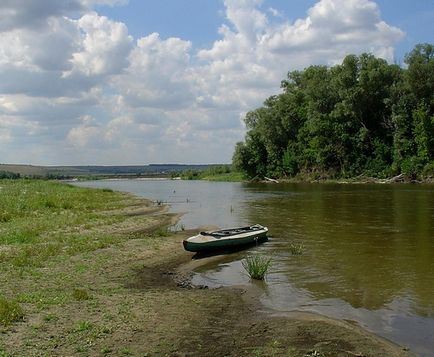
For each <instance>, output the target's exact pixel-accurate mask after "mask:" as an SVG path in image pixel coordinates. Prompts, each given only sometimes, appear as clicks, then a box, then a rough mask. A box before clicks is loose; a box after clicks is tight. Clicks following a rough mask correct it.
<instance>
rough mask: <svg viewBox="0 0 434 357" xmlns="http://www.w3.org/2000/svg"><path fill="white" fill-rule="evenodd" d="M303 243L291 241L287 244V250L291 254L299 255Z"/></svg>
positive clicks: (301, 252) (301, 251) (302, 248)
mask: <svg viewBox="0 0 434 357" xmlns="http://www.w3.org/2000/svg"><path fill="white" fill-rule="evenodd" d="M303 250H304V245H303V244H302V243H291V244H290V245H289V251H290V252H291V254H292V255H301V254H303Z"/></svg>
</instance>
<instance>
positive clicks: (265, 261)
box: [242, 254, 271, 280]
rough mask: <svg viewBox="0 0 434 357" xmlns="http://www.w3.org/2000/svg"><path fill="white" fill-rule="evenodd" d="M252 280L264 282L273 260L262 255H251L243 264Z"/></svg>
mask: <svg viewBox="0 0 434 357" xmlns="http://www.w3.org/2000/svg"><path fill="white" fill-rule="evenodd" d="M242 264H243V267H244V269H246V271H247V273H248V274H249V276H250V278H252V279H255V280H264V278H265V275H266V274H267V271H268V268H269V267H270V265H271V258H267V257H265V256H262V255H258V254H255V255H250V256H248V257H247V258H246V259H245V260H243V262H242Z"/></svg>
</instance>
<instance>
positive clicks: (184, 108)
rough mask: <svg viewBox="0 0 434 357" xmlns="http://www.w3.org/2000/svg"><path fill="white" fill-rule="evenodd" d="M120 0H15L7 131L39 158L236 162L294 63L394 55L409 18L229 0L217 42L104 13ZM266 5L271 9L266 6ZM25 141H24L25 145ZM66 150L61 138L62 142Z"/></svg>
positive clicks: (4, 47) (3, 94)
mask: <svg viewBox="0 0 434 357" xmlns="http://www.w3.org/2000/svg"><path fill="white" fill-rule="evenodd" d="M125 3H126V1H119V0H40V1H38V2H32V1H31V2H29V1H27V0H14V1H12V0H3V1H2V2H1V4H0V32H1V36H0V83H1V87H0V140H1V141H2V142H3V143H6V142H8V143H9V144H8V146H7V147H8V148H10V149H8V150H11V151H10V152H7V153H5V155H4V157H5V158H8V160H13V161H16V162H23V160H24V161H25V160H29V158H28V156H27V155H26V152H29V151H31V152H34V153H35V154H36V155H38V156H35V155H33V158H32V163H43V164H80V163H81V164H95V163H100V164H129V163H146V162H227V161H229V160H230V158H231V155H232V151H233V147H234V144H235V142H236V141H239V140H241V139H242V136H243V133H244V128H243V125H242V121H241V117H242V115H243V114H244V113H245V112H246V111H248V110H250V109H253V108H255V107H256V106H258V105H260V104H261V103H262V102H263V100H264V99H265V98H266V97H267V96H269V95H271V94H275V93H276V92H278V91H279V84H280V81H281V80H282V79H283V78H284V77H285V76H286V73H287V72H288V71H289V70H294V69H300V68H303V67H305V66H308V65H310V64H334V63H336V62H339V61H340V60H342V58H343V57H344V56H345V55H346V54H348V53H356V54H359V53H361V52H365V51H370V52H372V53H374V54H376V55H378V56H381V57H383V58H385V59H387V60H389V61H391V60H393V53H394V46H395V44H396V43H397V42H398V41H399V40H400V38H402V36H403V33H402V31H401V30H399V29H397V28H395V27H393V26H390V25H388V24H386V23H385V22H384V21H383V20H382V19H381V14H380V11H379V8H378V6H377V5H376V3H375V2H373V1H370V0H321V1H318V2H317V3H316V4H315V6H313V7H312V8H311V9H308V10H307V13H306V17H305V18H301V19H298V20H296V21H294V22H290V21H288V20H285V19H284V17H283V15H282V13H281V12H279V10H278V9H273V8H270V7H266V5H267V2H266V0H224V5H225V23H223V24H222V25H221V26H220V28H219V39H218V40H216V41H215V42H214V43H213V44H212V45H211V46H210V47H209V48H203V49H199V50H197V51H196V50H193V44H192V42H191V41H189V40H188V39H181V38H176V37H172V38H161V37H160V35H159V34H158V33H151V34H149V35H147V36H144V37H142V38H139V39H136V41H134V40H133V38H132V37H131V36H130V35H129V34H128V28H127V25H126V24H123V23H120V22H116V21H113V20H111V19H109V18H107V17H104V16H99V15H98V14H97V13H95V12H93V11H92V8H93V6H94V5H96V4H106V5H122V4H125ZM263 7H264V9H263ZM17 147H20V149H19V150H16V148H17ZM54 147H55V148H56V150H53V148H54Z"/></svg>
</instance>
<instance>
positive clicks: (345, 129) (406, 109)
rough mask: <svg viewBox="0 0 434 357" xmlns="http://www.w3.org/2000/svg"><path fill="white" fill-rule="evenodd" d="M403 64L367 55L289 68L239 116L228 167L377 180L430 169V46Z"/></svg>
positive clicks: (433, 100)
mask: <svg viewBox="0 0 434 357" xmlns="http://www.w3.org/2000/svg"><path fill="white" fill-rule="evenodd" d="M405 64H406V66H404V67H401V66H399V65H397V64H389V63H388V62H386V61H385V60H384V59H381V58H377V57H375V56H373V55H372V54H362V55H360V56H356V55H349V56H347V57H345V59H344V60H343V61H342V63H341V64H339V65H335V66H332V67H328V66H310V67H308V68H306V69H304V70H302V71H292V72H289V73H288V76H287V79H285V80H283V81H282V82H281V88H282V89H283V91H282V93H281V94H278V95H273V96H271V97H269V98H268V99H266V100H265V102H264V104H263V106H262V107H260V108H257V109H255V110H253V111H250V112H248V113H247V114H246V116H245V119H244V121H245V124H246V127H247V133H246V136H245V139H244V142H240V143H237V144H236V147H235V152H234V155H233V165H234V166H235V167H236V168H238V169H240V170H241V171H243V172H244V173H245V174H246V175H247V176H249V177H251V178H253V177H264V176H271V177H294V176H297V175H298V176H301V177H304V176H308V177H313V178H343V177H356V176H359V175H365V176H372V177H378V178H384V177H390V176H394V175H398V174H401V173H402V174H404V175H405V176H407V177H408V178H411V179H416V178H418V177H421V176H425V177H427V176H432V175H433V174H434V46H433V45H431V44H419V45H417V46H416V47H415V48H414V49H413V50H412V51H411V52H410V53H409V54H407V55H406V56H405Z"/></svg>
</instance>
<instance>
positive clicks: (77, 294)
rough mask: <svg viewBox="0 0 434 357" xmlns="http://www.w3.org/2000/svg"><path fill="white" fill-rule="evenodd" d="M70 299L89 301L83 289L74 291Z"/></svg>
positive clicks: (87, 294) (88, 296)
mask: <svg viewBox="0 0 434 357" xmlns="http://www.w3.org/2000/svg"><path fill="white" fill-rule="evenodd" d="M72 297H73V298H74V299H75V300H77V301H83V300H90V295H89V293H88V292H87V291H86V290H84V289H74V290H73V291H72Z"/></svg>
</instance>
